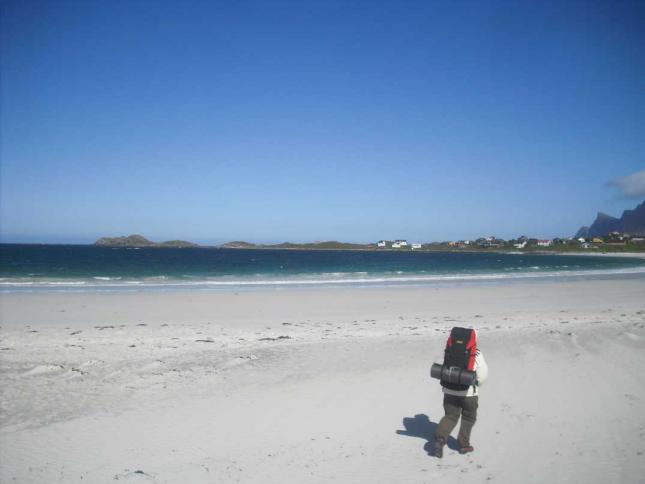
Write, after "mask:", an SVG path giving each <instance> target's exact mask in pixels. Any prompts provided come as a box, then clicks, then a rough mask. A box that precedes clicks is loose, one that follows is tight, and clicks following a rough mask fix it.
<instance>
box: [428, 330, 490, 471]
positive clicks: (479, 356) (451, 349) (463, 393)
mask: <svg viewBox="0 0 645 484" xmlns="http://www.w3.org/2000/svg"><path fill="white" fill-rule="evenodd" d="M455 353H456V354H455ZM464 353H465V355H464ZM454 363H457V364H456V366H459V367H461V368H463V369H465V370H470V371H474V372H475V374H476V379H475V382H474V384H473V385H470V386H465V385H458V384H451V383H447V382H444V381H442V382H441V385H442V389H443V393H444V396H443V408H444V411H445V415H444V417H443V418H442V419H441V421H440V422H439V425H438V427H437V431H436V433H435V448H434V455H435V456H436V457H438V458H441V457H443V447H444V446H445V445H446V441H447V439H448V436H449V435H450V433H451V432H452V431H453V429H454V428H455V427H456V425H457V423H458V421H459V418H460V417H461V426H460V427H459V433H458V435H457V441H458V442H459V453H460V454H467V453H469V452H472V451H473V450H474V447H473V446H472V444H471V442H470V434H471V432H472V429H473V426H474V425H475V422H476V421H477V407H478V406H479V391H478V388H479V387H480V386H482V385H483V384H484V382H485V381H486V379H487V378H488V365H487V364H486V360H485V359H484V354H483V353H482V352H481V350H480V349H479V348H477V332H476V330H474V329H465V328H453V330H452V331H451V333H450V338H448V343H447V345H446V353H445V357H444V365H450V366H452V365H453V364H454ZM460 363H461V364H460Z"/></svg>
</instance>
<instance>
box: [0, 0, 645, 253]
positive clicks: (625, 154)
mask: <svg viewBox="0 0 645 484" xmlns="http://www.w3.org/2000/svg"><path fill="white" fill-rule="evenodd" d="M1 17H2V25H1V27H2V28H1V36H2V37H1V41H2V46H1V51H0V54H1V69H2V77H1V80H0V101H1V104H0V106H1V109H0V122H1V128H2V130H1V146H0V163H1V164H0V187H1V194H0V216H1V217H0V236H1V239H2V240H3V241H14V242H15V241H23V242H81V243H82V242H92V241H93V240H95V239H96V238H98V237H99V236H103V235H121V234H129V233H141V234H144V235H146V236H147V237H149V238H152V239H154V240H161V239H172V238H185V239H189V240H194V241H198V242H203V243H218V242H224V241H227V240H234V239H238V240H239V239H242V240H250V241H257V242H275V241H283V240H291V241H313V240H328V239H338V240H346V241H372V240H376V239H380V238H407V239H408V240H415V241H416V240H419V241H431V240H447V239H457V238H474V237H477V236H479V235H484V234H496V235H498V236H500V237H512V236H517V235H520V234H529V235H535V236H539V237H547V236H555V235H570V234H572V233H573V232H575V231H576V230H577V228H578V227H579V226H580V225H582V224H588V223H591V221H592V220H593V218H594V217H595V214H596V212H597V211H598V210H600V211H604V212H608V213H610V214H613V215H620V213H621V212H622V210H624V209H626V208H632V207H633V206H635V205H636V204H637V203H638V202H640V201H641V200H642V199H643V198H645V189H643V190H641V189H640V188H639V186H636V188H635V189H631V190H624V189H621V187H622V186H623V185H624V184H625V183H627V182H625V183H623V181H624V180H627V181H630V180H631V183H632V185H633V184H634V183H637V184H638V183H639V182H638V180H642V179H643V177H642V176H639V175H638V173H639V172H640V171H641V170H643V168H645V159H644V156H645V155H644V153H645V89H643V86H644V85H645V56H644V55H643V52H645V29H644V28H643V25H645V3H643V2H640V3H638V2H635V3H630V2H624V3H618V2H598V3H597V2H579V3H576V2H503V3H496V2H303V1H297V2H170V1H162V2H145V1H138V2H127V1H122V2H60V1H57V2H33V1H9V2H7V1H3V2H2V15H1ZM635 174H636V175H635ZM630 175H633V177H632V178H627V179H625V178H624V177H628V176H630ZM621 183H622V185H621ZM632 188H633V186H632Z"/></svg>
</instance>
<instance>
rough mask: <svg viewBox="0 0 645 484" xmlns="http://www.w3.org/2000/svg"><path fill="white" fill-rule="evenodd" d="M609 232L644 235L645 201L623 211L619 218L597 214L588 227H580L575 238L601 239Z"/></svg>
mask: <svg viewBox="0 0 645 484" xmlns="http://www.w3.org/2000/svg"><path fill="white" fill-rule="evenodd" d="M610 232H620V233H624V234H629V235H644V234H645V201H644V202H642V203H641V204H640V205H638V206H637V207H636V208H634V209H633V210H625V211H624V212H623V215H622V216H621V217H620V218H616V217H612V216H611V215H607V214H606V213H602V212H598V216H597V217H596V220H594V223H593V224H591V226H590V227H586V226H585V227H582V228H581V229H580V230H578V232H577V233H576V237H603V236H605V235H607V234H609V233H610Z"/></svg>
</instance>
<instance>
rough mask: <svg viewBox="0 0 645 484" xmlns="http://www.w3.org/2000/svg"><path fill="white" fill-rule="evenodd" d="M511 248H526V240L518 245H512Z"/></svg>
mask: <svg viewBox="0 0 645 484" xmlns="http://www.w3.org/2000/svg"><path fill="white" fill-rule="evenodd" d="M513 247H515V248H516V249H523V248H524V247H526V240H523V241H522V242H520V243H519V244H513Z"/></svg>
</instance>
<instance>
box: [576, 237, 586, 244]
mask: <svg viewBox="0 0 645 484" xmlns="http://www.w3.org/2000/svg"><path fill="white" fill-rule="evenodd" d="M586 241H587V239H585V238H584V237H578V242H580V243H581V244H584V243H585V242H586Z"/></svg>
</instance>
